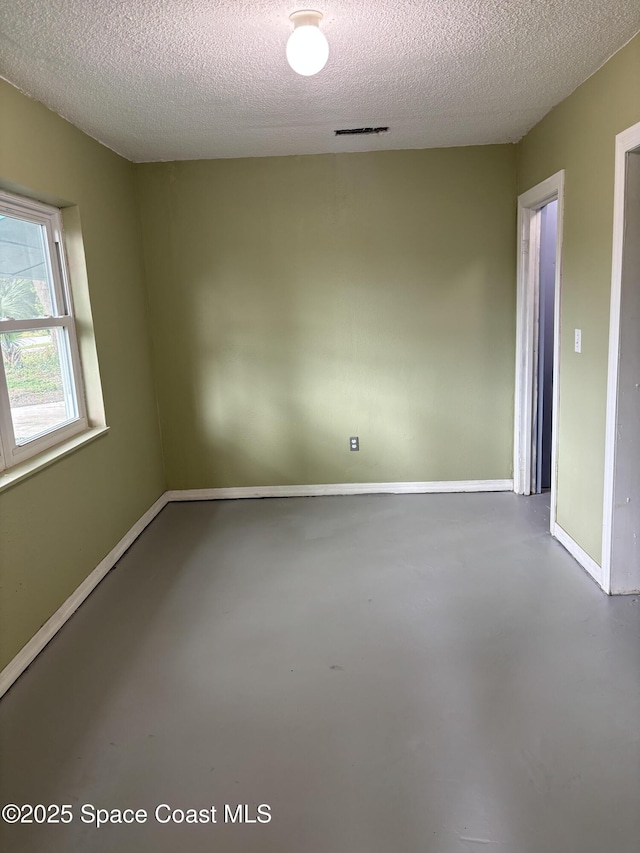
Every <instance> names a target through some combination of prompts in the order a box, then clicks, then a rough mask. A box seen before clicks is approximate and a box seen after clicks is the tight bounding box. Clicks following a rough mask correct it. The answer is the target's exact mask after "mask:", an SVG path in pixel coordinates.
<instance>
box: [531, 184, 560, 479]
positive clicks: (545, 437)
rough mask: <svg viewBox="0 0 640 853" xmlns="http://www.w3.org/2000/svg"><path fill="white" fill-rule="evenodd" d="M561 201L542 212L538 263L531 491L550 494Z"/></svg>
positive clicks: (552, 202) (549, 205) (543, 208)
mask: <svg viewBox="0 0 640 853" xmlns="http://www.w3.org/2000/svg"><path fill="white" fill-rule="evenodd" d="M557 243H558V201H557V199H555V200H554V201H550V202H549V203H548V204H546V205H545V206H544V207H542V208H541V209H540V249H539V251H540V259H539V263H538V279H539V290H538V294H539V302H538V341H537V349H538V369H537V385H538V388H537V406H536V413H535V426H534V447H533V452H534V454H535V460H536V464H535V471H534V475H533V478H532V480H533V481H532V484H531V491H532V492H534V493H535V494H540V493H541V492H543V491H545V492H546V491H551V442H552V434H551V433H552V430H551V427H552V423H553V336H554V328H555V292H556V250H557Z"/></svg>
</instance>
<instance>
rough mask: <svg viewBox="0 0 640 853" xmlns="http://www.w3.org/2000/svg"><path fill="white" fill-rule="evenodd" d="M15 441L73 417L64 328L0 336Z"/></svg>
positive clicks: (26, 439) (73, 410)
mask: <svg viewBox="0 0 640 853" xmlns="http://www.w3.org/2000/svg"><path fill="white" fill-rule="evenodd" d="M0 347H1V349H2V359H3V361H4V370H5V374H6V377H7V386H8V389H9V403H10V406H11V418H12V420H13V429H14V432H15V437H16V443H17V444H25V443H26V442H27V441H30V440H31V439H33V438H36V437H37V436H39V435H41V434H42V433H45V432H49V431H50V430H52V429H55V428H56V427H59V426H61V425H62V424H64V423H66V422H67V421H70V420H74V419H75V418H76V417H77V406H76V400H75V394H74V391H73V382H72V381H71V361H70V358H69V341H68V337H67V333H66V330H65V329H59V328H55V329H34V330H30V331H27V332H20V333H18V332H13V333H11V334H6V333H5V334H1V335H0Z"/></svg>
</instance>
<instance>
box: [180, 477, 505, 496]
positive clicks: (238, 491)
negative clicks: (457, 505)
mask: <svg viewBox="0 0 640 853" xmlns="http://www.w3.org/2000/svg"><path fill="white" fill-rule="evenodd" d="M512 491H513V480H442V481H432V482H427V483H324V484H321V485H316V486H243V487H240V488H229V489H174V490H171V491H169V492H167V493H166V494H167V499H168V500H169V501H224V500H235V499H238V498H306V497H321V496H323V495H387V494H388V495H421V494H442V493H445V492H512Z"/></svg>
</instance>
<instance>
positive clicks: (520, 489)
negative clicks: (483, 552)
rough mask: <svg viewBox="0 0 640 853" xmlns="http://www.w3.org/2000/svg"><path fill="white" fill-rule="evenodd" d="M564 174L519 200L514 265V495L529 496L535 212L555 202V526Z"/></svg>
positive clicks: (537, 233)
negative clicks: (515, 286) (516, 258)
mask: <svg viewBox="0 0 640 853" xmlns="http://www.w3.org/2000/svg"><path fill="white" fill-rule="evenodd" d="M564 181H565V173H564V169H562V170H561V171H559V172H556V174H555V175H551V177H549V178H547V179H546V180H545V181H542V183H540V184H538V185H537V186H535V187H533V188H532V189H530V190H528V191H527V192H526V193H522V195H520V196H518V265H517V313H516V388H515V417H514V442H513V481H514V492H516V494H519V495H530V494H531V484H532V469H533V455H532V448H533V419H534V416H535V411H536V405H537V404H536V403H535V402H534V395H535V394H536V390H537V381H538V376H537V374H538V359H537V349H538V341H537V331H538V320H539V318H538V302H539V293H538V290H539V269H538V267H539V261H540V216H539V212H540V209H541V208H543V207H544V206H545V205H546V204H548V203H549V202H551V201H555V200H557V202H558V224H557V228H558V239H557V243H556V280H555V295H554V331H553V413H552V426H551V517H550V520H549V529H550V531H551V532H553V530H554V527H555V524H556V508H557V491H558V453H557V451H558V403H559V400H560V393H559V392H560V383H559V364H560V304H561V303H560V292H561V284H562V237H563V221H564Z"/></svg>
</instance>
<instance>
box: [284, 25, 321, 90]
mask: <svg viewBox="0 0 640 853" xmlns="http://www.w3.org/2000/svg"><path fill="white" fill-rule="evenodd" d="M327 59H329V42H328V41H327V39H326V36H325V34H324V33H323V32H322V31H321V30H320V29H319V27H317V26H314V25H313V24H302V25H300V26H297V27H296V28H295V30H294V31H293V32H292V33H291V35H290V36H289V41H288V42H287V60H288V62H289V65H290V66H291V67H292V68H293V70H294V71H295V72H296V73H297V74H302V76H303V77H311V76H313V75H314V74H317V73H318V71H322V69H323V68H324V66H325V65H326V64H327Z"/></svg>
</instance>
